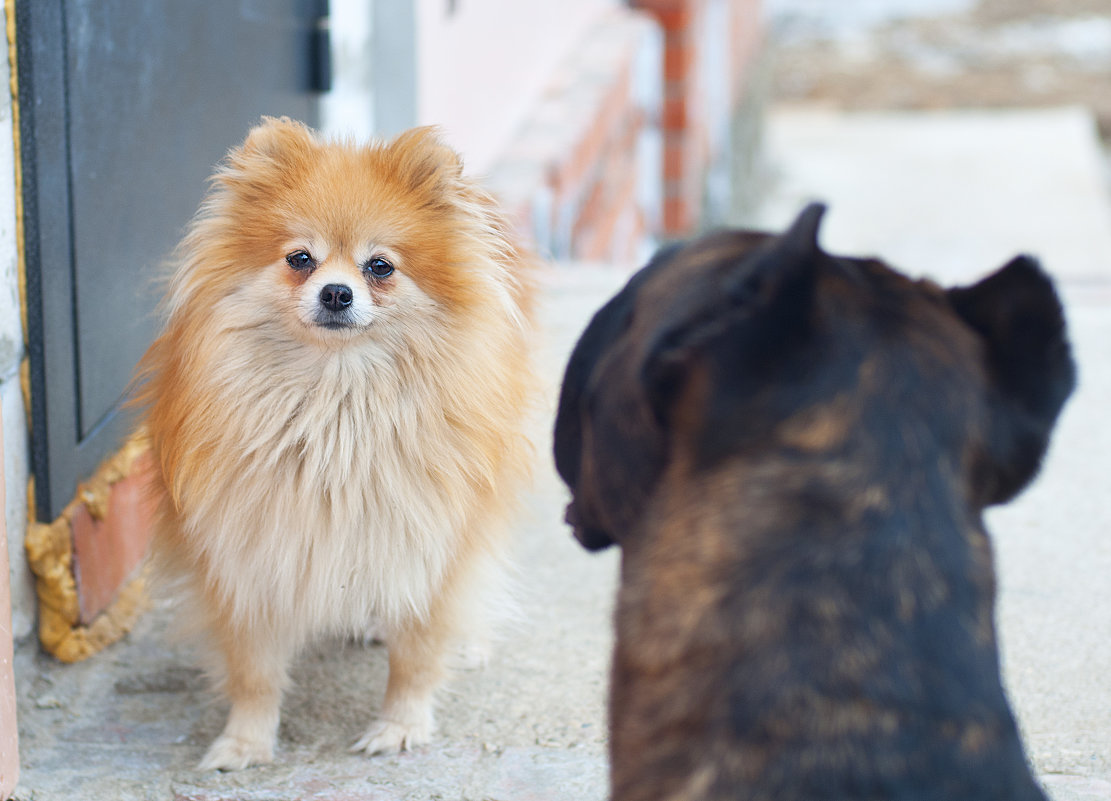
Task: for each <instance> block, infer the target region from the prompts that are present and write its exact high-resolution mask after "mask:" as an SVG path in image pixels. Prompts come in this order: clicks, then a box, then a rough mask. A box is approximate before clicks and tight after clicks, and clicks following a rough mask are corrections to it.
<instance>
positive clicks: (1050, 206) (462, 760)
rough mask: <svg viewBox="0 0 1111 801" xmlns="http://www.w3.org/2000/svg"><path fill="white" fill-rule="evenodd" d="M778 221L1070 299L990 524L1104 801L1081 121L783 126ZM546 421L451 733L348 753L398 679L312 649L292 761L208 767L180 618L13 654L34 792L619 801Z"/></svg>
mask: <svg viewBox="0 0 1111 801" xmlns="http://www.w3.org/2000/svg"><path fill="white" fill-rule="evenodd" d="M768 154H769V166H770V174H771V176H772V178H771V179H770V180H769V182H768V185H767V187H765V189H764V192H763V194H764V197H765V199H766V202H765V204H764V206H763V208H762V210H761V214H762V219H763V220H764V222H765V223H766V224H768V225H770V226H776V227H777V226H779V225H781V224H782V223H783V221H784V220H786V219H788V218H789V217H790V216H791V215H792V214H794V212H795V211H797V209H798V207H799V205H800V203H801V202H802V201H803V200H805V199H807V198H814V197H819V198H822V199H825V200H826V201H828V202H830V204H831V211H830V215H829V218H828V227H827V228H826V230H825V232H824V234H823V240H824V245H825V246H826V247H827V249H830V250H834V251H838V250H841V251H845V252H852V253H863V252H875V253H880V254H883V255H884V256H886V257H887V258H888V259H889V260H890V261H891V262H893V263H894V264H896V265H897V266H900V267H902V268H903V269H905V270H906V271H908V272H910V273H912V274H930V275H934V276H936V277H938V278H939V279H940V280H942V281H944V282H946V283H952V282H969V281H972V280H974V279H975V278H977V277H979V276H980V275H982V274H983V273H986V272H988V271H989V270H990V269H992V268H994V267H996V266H998V265H1000V264H1002V263H1003V261H1004V260H1005V259H1006V258H1008V257H1009V256H1010V255H1011V254H1012V253H1013V252H1015V251H1017V250H1028V251H1031V252H1033V253H1035V254H1038V255H1041V256H1042V257H1043V259H1044V263H1045V265H1046V267H1047V269H1048V270H1049V271H1050V272H1051V273H1053V274H1055V275H1056V276H1058V278H1059V280H1060V282H1061V286H1062V289H1063V292H1064V295H1065V298H1066V305H1067V307H1068V308H1067V311H1068V315H1069V321H1070V325H1071V331H1072V336H1073V340H1074V343H1075V347H1076V351H1077V356H1078V361H1079V365H1080V372H1081V387H1080V390H1079V392H1078V393H1077V395H1076V396H1075V397H1074V399H1073V400H1072V401H1071V402H1070V404H1069V406H1068V407H1067V409H1066V411H1065V413H1064V416H1063V418H1062V421H1061V424H1060V427H1059V429H1058V432H1057V435H1056V438H1055V441H1054V445H1053V448H1052V450H1051V453H1050V455H1049V458H1048V460H1047V463H1046V466H1045V469H1044V472H1043V475H1042V477H1041V478H1040V479H1039V480H1038V481H1037V483H1036V484H1035V485H1034V487H1033V488H1032V489H1030V490H1029V491H1028V492H1027V493H1026V494H1024V495H1023V496H1021V497H1020V499H1019V500H1018V501H1017V502H1015V503H1014V504H1012V505H1010V506H1008V507H1006V508H1004V509H1000V510H997V511H994V512H992V513H991V515H990V517H989V526H990V528H991V530H992V532H993V534H994V537H995V544H996V550H997V558H998V565H999V572H1000V605H999V625H1000V634H1001V641H1002V646H1003V656H1004V666H1005V673H1006V675H1005V678H1006V681H1007V685H1008V688H1009V691H1010V694H1011V697H1012V700H1013V702H1014V705H1015V707H1016V710H1017V712H1018V715H1019V718H1020V721H1021V724H1022V726H1023V730H1024V732H1025V735H1026V738H1027V746H1028V749H1029V752H1030V755H1031V758H1032V760H1033V762H1034V764H1035V767H1036V768H1037V770H1038V773H1039V774H1040V775H1041V776H1042V779H1043V781H1044V783H1045V785H1046V787H1047V789H1048V790H1049V792H1050V794H1051V795H1052V796H1053V798H1054V799H1055V801H1089V800H1090V799H1096V798H1111V680H1109V679H1108V678H1107V676H1108V672H1107V670H1106V666H1107V665H1108V664H1111V636H1108V635H1109V634H1111V630H1109V629H1111V623H1109V616H1108V611H1109V610H1111V581H1108V580H1107V576H1108V575H1111V543H1109V540H1108V537H1107V536H1106V535H1105V532H1106V531H1107V530H1108V528H1109V526H1108V524H1109V523H1111V505H1109V504H1108V502H1107V501H1108V494H1109V493H1108V489H1109V485H1108V479H1107V476H1108V475H1111V455H1109V454H1111V427H1109V426H1107V425H1106V423H1105V418H1106V414H1107V410H1108V409H1111V313H1109V312H1111V200H1109V198H1108V193H1107V187H1106V186H1104V185H1103V184H1102V183H1101V181H1102V172H1101V167H1100V164H1099V153H1098V147H1097V144H1096V140H1095V138H1094V136H1093V135H1092V131H1091V126H1090V120H1089V119H1088V118H1087V117H1086V116H1085V115H1084V114H1083V113H1082V112H1080V111H1077V110H1061V111H1050V112H1045V111H1041V112H1029V113H1023V112H1008V113H991V114H987V113H985V114H930V115H926V116H916V115H905V114H904V115H841V114H833V113H828V112H813V111H807V110H802V111H800V110H793V111H780V112H776V113H774V114H773V115H772V117H771V119H770V121H769V128H768ZM627 274H628V270H626V269H622V268H619V267H612V266H609V267H600V266H590V265H574V266H565V267H560V268H555V267H553V268H552V269H551V270H550V271H549V273H548V275H547V277H546V281H545V302H544V306H543V314H544V328H545V331H546V333H547V340H546V342H545V345H544V348H543V352H542V358H541V361H542V363H543V365H544V371H545V374H546V376H547V380H548V381H549V382H550V390H551V391H550V392H549V393H548V397H549V399H551V402H552V403H554V393H555V389H556V383H557V381H558V376H559V372H560V370H561V368H562V362H563V359H564V358H565V356H566V353H567V351H568V349H569V348H570V346H571V344H572V343H573V341H574V339H575V337H576V336H577V335H578V333H579V331H580V330H581V328H582V326H583V325H584V324H585V322H586V320H587V319H588V317H589V315H590V314H591V313H592V312H593V310H594V309H595V308H596V307H597V306H598V305H599V304H600V303H601V302H602V301H603V300H604V299H605V298H607V297H608V296H609V295H610V294H611V293H612V292H613V291H614V290H615V289H616V288H617V287H618V286H619V285H620V284H621V283H622V282H623V281H624V279H625V277H626V276H627ZM550 421H551V409H550V408H549V409H548V410H546V412H545V413H544V414H542V415H541V416H540V417H539V418H538V420H537V429H536V439H537V442H538V446H539V451H540V457H541V458H540V463H539V465H538V475H537V482H536V487H535V489H534V491H533V492H532V493H531V495H530V497H529V503H528V507H529V514H528V515H527V519H526V520H525V521H524V522H523V523H522V525H521V527H520V538H519V539H520V546H519V554H518V562H519V564H520V570H521V582H520V583H521V587H522V599H521V606H522V614H521V616H520V620H519V621H518V622H517V623H515V624H514V625H513V626H512V627H511V628H510V629H509V630H508V631H507V632H506V633H505V637H504V639H503V641H502V643H501V645H500V647H499V648H498V650H497V652H496V653H495V655H494V658H493V660H492V663H491V665H490V666H489V667H487V668H486V669H485V670H482V671H478V672H473V673H466V674H463V675H461V676H460V677H459V679H458V680H457V681H456V682H455V683H454V685H453V689H452V692H450V693H449V694H447V695H446V696H445V697H444V699H443V702H442V704H441V708H440V716H439V719H440V736H439V738H438V739H437V740H436V742H435V743H434V744H432V745H430V746H428V747H425V748H422V749H419V750H418V751H416V752H415V753H409V754H403V755H400V756H396V757H376V758H373V759H367V758H366V757H363V756H355V755H350V754H348V753H347V752H346V747H347V746H348V745H349V744H350V742H351V741H352V740H353V739H354V738H355V737H356V736H357V735H358V734H359V733H361V730H362V727H363V726H364V725H365V723H366V721H367V719H368V718H369V717H370V715H371V714H372V712H373V710H374V709H376V707H377V704H378V702H379V699H380V695H381V692H382V690H383V687H384V677H385V655H384V651H383V649H382V648H381V647H379V646H362V645H355V644H345V645H340V646H338V647H334V648H322V649H318V650H316V651H314V652H312V653H311V654H308V655H306V656H305V657H304V658H303V659H301V660H300V662H299V663H298V665H297V668H296V670H295V673H294V676H295V680H296V683H297V684H296V688H295V689H294V690H293V691H292V692H291V693H290V695H289V697H288V699H287V701H286V704H285V707H284V717H283V724H282V730H281V739H280V748H279V755H278V757H279V761H278V763H277V764H276V765H273V766H266V767H260V768H254V769H250V770H247V771H243V772H240V773H234V774H216V773H198V772H195V771H194V770H192V765H193V764H194V763H195V762H196V760H197V759H199V757H200V756H201V754H202V752H203V749H204V747H205V746H206V744H207V742H208V741H209V740H210V739H211V738H212V737H213V736H215V735H216V734H217V733H218V731H219V729H220V727H221V725H222V722H223V721H222V715H223V709H222V708H221V707H220V706H219V705H218V704H214V703H212V702H211V701H210V700H209V698H208V696H207V695H206V693H205V691H204V688H203V682H202V681H201V679H200V675H199V673H198V672H197V670H196V669H195V668H194V667H193V661H192V656H191V654H190V653H189V652H188V650H187V649H186V648H185V647H184V646H181V645H179V644H174V643H173V642H172V640H171V639H170V638H168V637H167V631H166V630H167V628H168V626H169V624H168V622H167V621H168V616H167V614H166V612H165V610H157V611H156V612H154V613H152V614H150V615H148V616H147V617H146V618H145V619H144V620H143V621H142V622H141V624H140V626H139V628H138V629H137V630H136V631H135V632H134V633H133V634H132V635H131V636H130V637H129V638H128V639H127V641H126V642H124V643H121V644H119V645H117V646H115V647H113V648H112V649H110V650H109V651H107V652H106V653H104V654H102V655H101V656H99V657H96V658H95V659H93V660H91V661H89V662H86V663H83V664H79V665H75V666H68V667H67V666H61V665H58V664H57V663H55V662H53V661H51V660H50V659H47V658H45V657H42V656H40V655H39V654H38V653H37V650H36V649H35V648H34V647H33V646H32V647H27V646H25V647H23V648H21V649H20V651H19V653H18V654H17V659H16V669H17V678H18V682H19V687H18V693H19V697H20V703H21V706H20V716H21V717H20V729H21V737H22V755H23V773H22V779H21V782H20V785H19V789H18V791H17V796H16V797H17V798H18V799H21V800H22V801H31V799H34V801H54V800H55V799H57V801H61V800H62V799H65V801H72V800H73V799H89V801H100V800H101V799H103V800H104V801H107V799H114V800H115V799H118V800H119V801H131V800H132V799H135V800H138V799H151V800H152V801H153V800H154V799H158V801H162V800H163V799H175V801H187V800H188V801H201V799H227V800H228V801H230V799H247V800H252V799H315V800H317V801H324V800H325V799H327V800H329V801H339V800H340V799H360V800H366V799H375V800H378V799H380V800H381V801H387V800H388V801H399V800H401V799H406V800H408V799H412V800H414V801H415V800H416V799H445V801H455V800H456V799H492V800H497V801H529V800H530V799H536V800H538V801H539V800H540V799H544V800H545V801H547V800H549V799H551V800H552V801H554V800H555V799H575V800H576V801H579V800H580V799H582V800H584V801H590V800H591V799H602V798H604V797H605V796H606V760H605V727H604V711H603V710H604V697H605V687H606V667H607V663H608V653H609V648H610V643H611V640H610V633H609V631H610V629H609V615H610V609H611V600H612V597H613V591H614V582H615V574H616V564H617V562H616V558H617V554H616V553H606V554H603V555H593V556H592V555H589V554H586V553H585V552H583V551H582V550H580V549H579V548H578V546H577V545H576V544H575V543H574V542H573V541H572V540H571V538H570V536H569V534H568V532H567V530H566V528H565V527H564V526H563V525H562V523H561V522H560V520H561V517H562V505H563V502H564V495H563V490H562V488H561V487H560V485H559V483H558V481H557V480H556V478H555V476H554V474H553V473H552V470H551V467H550V459H549V457H548V447H549V439H550V433H549V426H550Z"/></svg>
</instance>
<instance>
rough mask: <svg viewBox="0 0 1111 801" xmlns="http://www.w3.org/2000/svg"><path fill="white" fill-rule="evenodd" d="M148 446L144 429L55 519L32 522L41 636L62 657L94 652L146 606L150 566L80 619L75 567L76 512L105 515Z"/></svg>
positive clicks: (30, 551)
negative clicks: (91, 616)
mask: <svg viewBox="0 0 1111 801" xmlns="http://www.w3.org/2000/svg"><path fill="white" fill-rule="evenodd" d="M147 448H148V445H147V441H146V438H145V437H144V436H143V434H142V432H138V433H137V434H135V435H134V436H133V437H132V438H131V439H130V440H129V441H128V442H127V444H126V445H124V446H123V448H121V449H120V451H119V452H118V453H116V454H115V455H114V456H112V457H111V458H110V459H108V460H106V461H105V462H103V463H102V464H101V465H100V467H99V468H97V471H96V473H95V474H94V475H93V477H92V478H91V479H89V480H88V481H87V482H85V483H84V484H81V485H80V486H78V488H77V497H75V498H74V499H73V500H72V501H70V503H69V504H68V505H67V506H66V508H65V509H63V510H62V514H61V515H59V516H58V519H57V520H55V521H54V522H53V523H37V522H34V521H32V522H31V523H29V524H28V526H27V538H26V540H25V542H24V545H25V547H26V549H27V560H28V562H29V563H30V565H31V572H33V573H34V574H35V589H36V591H37V592H38V596H39V639H40V640H41V641H42V646H43V648H45V649H46V650H47V651H48V652H49V653H51V654H53V655H54V656H56V657H57V658H58V659H60V660H61V661H63V662H77V661H80V660H82V659H85V658H86V657H89V656H92V655H93V654H95V653H96V652H97V651H100V650H101V649H102V648H104V647H105V646H107V645H110V644H111V643H113V642H115V641H116V640H118V639H119V638H120V637H122V636H123V635H124V634H126V633H127V632H128V631H129V630H130V629H131V627H132V626H133V625H134V624H135V621H136V620H137V619H138V618H139V615H140V614H142V613H143V611H144V610H145V609H146V608H147V605H148V604H147V595H146V569H145V568H144V569H142V570H141V571H140V573H139V575H138V576H136V577H135V578H133V579H132V580H131V581H130V582H128V583H127V584H126V585H125V586H124V587H123V588H122V589H121V590H120V592H119V594H118V595H117V596H116V599H115V600H114V601H113V602H112V604H111V605H110V606H109V607H108V608H107V609H106V610H105V611H104V612H102V613H101V614H100V615H98V616H97V618H96V620H94V621H93V622H92V623H91V624H89V625H87V626H83V625H81V623H80V615H81V611H80V608H79V605H78V600H77V582H76V580H75V579H74V572H73V528H72V525H73V516H74V514H75V513H76V512H77V510H78V508H79V506H80V505H82V504H83V505H84V506H85V508H86V509H88V511H89V514H90V515H92V517H93V519H94V520H103V519H104V515H105V514H107V510H108V495H109V492H110V490H111V487H112V485H113V484H115V483H116V482H118V481H120V480H122V479H124V478H126V477H127V476H128V475H130V474H131V470H132V467H133V466H134V463H135V460H136V459H137V458H138V457H139V456H140V455H142V454H143V453H144V452H145V451H146V450H147Z"/></svg>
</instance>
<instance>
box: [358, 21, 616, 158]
mask: <svg viewBox="0 0 1111 801" xmlns="http://www.w3.org/2000/svg"><path fill="white" fill-rule="evenodd" d="M377 2H390V0H377ZM414 2H415V3H416V12H417V13H416V36H417V63H416V67H417V70H416V85H417V108H416V117H417V120H416V121H417V123H418V124H421V125H428V124H436V125H441V126H443V128H444V129H445V134H446V137H447V139H448V141H449V142H450V143H451V144H452V146H454V147H455V148H456V149H457V150H459V151H461V152H462V153H463V157H464V159H465V161H466V164H467V170H468V171H469V172H471V173H482V172H485V171H486V170H487V169H489V167H490V165H491V164H492V163H493V161H494V160H495V159H496V157H497V156H498V154H499V153H500V152H501V150H502V148H504V146H505V144H506V143H507V142H508V141H509V139H510V137H511V136H512V135H513V133H514V132H515V131H516V129H517V127H518V126H519V125H520V124H521V122H522V121H523V119H524V118H525V115H526V113H527V112H528V110H529V108H530V107H531V106H532V105H533V104H534V103H535V102H536V99H537V98H538V97H539V96H540V94H541V92H542V91H543V89H544V87H545V85H546V84H547V82H548V81H549V80H550V79H551V77H552V75H553V73H554V72H555V68H556V66H557V65H558V64H559V62H560V61H561V60H563V59H564V58H568V57H572V56H573V55H574V46H575V43H576V41H577V40H578V39H579V37H580V36H581V35H582V34H583V32H584V31H585V30H586V28H587V26H588V25H589V24H590V22H591V21H592V20H594V19H597V18H598V17H599V16H600V15H601V14H603V13H604V12H605V11H606V10H607V9H610V8H614V7H617V6H619V5H621V3H620V0H455V3H454V5H455V10H454V12H449V7H450V5H451V3H450V2H449V0H414Z"/></svg>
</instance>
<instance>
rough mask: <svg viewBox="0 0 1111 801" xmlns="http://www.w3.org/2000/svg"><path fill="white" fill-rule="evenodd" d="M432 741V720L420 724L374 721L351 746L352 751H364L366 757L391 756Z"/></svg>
mask: <svg viewBox="0 0 1111 801" xmlns="http://www.w3.org/2000/svg"><path fill="white" fill-rule="evenodd" d="M431 739H432V718H431V716H429V718H428V720H427V722H420V723H416V724H413V723H410V724H404V723H395V722H394V721H392V720H376V721H374V722H373V723H372V724H370V728H369V729H367V730H366V734H364V735H363V736H362V737H361V738H359V741H358V742H357V743H355V744H354V745H353V746H351V750H352V751H365V752H366V753H367V754H368V755H374V754H392V753H396V752H398V751H408V750H410V749H411V748H415V747H416V746H418V745H425V744H427V743H428V741H429V740H431Z"/></svg>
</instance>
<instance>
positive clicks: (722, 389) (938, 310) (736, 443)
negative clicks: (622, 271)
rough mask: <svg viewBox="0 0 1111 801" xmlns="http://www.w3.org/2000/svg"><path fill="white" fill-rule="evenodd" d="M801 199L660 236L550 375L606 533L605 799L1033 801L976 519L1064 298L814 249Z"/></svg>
mask: <svg viewBox="0 0 1111 801" xmlns="http://www.w3.org/2000/svg"><path fill="white" fill-rule="evenodd" d="M820 215H821V209H820V208H811V209H809V210H808V211H807V212H805V213H804V215H803V216H802V217H801V218H800V220H799V221H798V222H797V223H796V225H795V226H794V227H793V228H792V230H791V231H789V232H788V233H787V234H785V235H784V236H782V237H778V238H772V237H762V238H761V237H753V236H752V235H740V234H721V235H717V236H714V237H710V238H706V239H703V240H701V241H699V242H696V243H693V244H692V245H690V246H687V247H685V248H681V249H678V250H673V251H671V252H669V253H667V254H665V255H663V256H661V258H660V260H657V262H656V263H655V264H654V265H652V266H651V267H650V268H649V269H648V271H647V273H646V274H644V275H643V276H642V277H641V278H640V279H639V283H635V284H633V285H631V287H630V288H629V289H627V290H626V293H627V294H626V295H625V296H624V298H621V297H619V298H618V299H616V300H615V302H614V303H613V304H611V306H610V307H609V309H610V311H608V312H607V311H605V310H603V312H601V313H600V314H599V318H596V320H595V323H594V324H592V328H594V336H593V340H592V338H591V336H590V331H588V333H587V335H586V336H584V342H587V343H588V344H587V346H586V350H585V351H584V350H580V351H579V352H578V353H577V354H576V357H577V359H573V363H572V368H573V369H571V370H569V372H568V377H567V382H566V383H565V387H564V396H563V398H562V400H561V409H560V419H559V421H558V423H557V430H556V446H557V456H558V457H559V458H558V461H559V462H561V464H560V470H561V473H562V474H563V475H564V478H565V479H567V480H568V483H569V484H570V486H571V488H572V492H573V499H572V504H571V507H570V509H569V519H570V520H571V521H572V522H573V523H574V524H575V525H576V533H577V534H578V535H579V536H580V539H583V541H584V543H587V544H590V545H593V546H598V545H604V544H606V543H607V542H609V541H616V542H619V543H620V544H621V546H622V549H623V562H622V586H621V590H620V596H619V601H618V611H617V647H616V651H615V655H614V667H613V682H612V690H611V719H612V721H611V722H612V729H613V731H612V741H611V752H612V760H613V768H612V770H613V789H614V798H615V799H618V801H633V799H638V800H639V799H676V801H678V800H679V799H726V798H729V799H736V798H745V799H769V801H771V799H775V800H776V801H790V800H793V799H798V800H800V801H801V800H802V799H827V798H828V799H906V800H907V801H910V800H912V799H913V800H914V801H919V800H921V801H925V800H926V799H936V800H937V801H942V799H946V800H947V799H973V798H974V799H1000V801H1002V799H1018V800H1019V801H1021V800H1022V799H1043V798H1044V796H1043V795H1042V793H1041V791H1040V789H1039V788H1038V786H1037V784H1036V783H1035V781H1034V780H1033V778H1032V776H1031V774H1030V770H1029V768H1028V767H1027V765H1026V760H1025V755H1024V752H1023V749H1022V745H1021V742H1020V739H1019V736H1018V732H1017V729H1016V726H1015V721H1014V718H1013V716H1012V714H1011V712H1010V709H1009V707H1008V704H1007V701H1006V698H1005V696H1004V693H1003V689H1002V685H1001V682H1000V677H999V661H998V655H997V647H996V641H995V632H994V621H993V616H994V595H995V586H994V583H995V581H994V572H993V567H992V559H991V550H990V544H989V541H988V538H987V534H986V531H985V529H984V527H983V522H982V519H981V512H982V510H983V508H984V507H985V506H987V505H989V504H992V503H998V502H1002V501H1005V500H1008V499H1009V498H1011V497H1013V495H1014V494H1016V493H1017V492H1018V491H1019V490H1020V489H1021V488H1022V487H1023V486H1024V485H1025V484H1026V483H1027V482H1028V481H1029V480H1030V478H1031V477H1032V476H1033V475H1034V473H1035V472H1036V470H1037V467H1038V464H1039V462H1040V459H1041V456H1042V454H1043V452H1044V450H1045V447H1046V443H1047V439H1048V435H1049V431H1050V429H1051V427H1052V424H1053V422H1054V420H1055V418H1056V415H1057V413H1058V411H1059V409H1060V407H1061V405H1062V404H1063V402H1064V400H1065V398H1066V397H1067V395H1068V394H1069V392H1070V391H1071V388H1072V385H1073V381H1074V376H1073V365H1072V361H1071V358H1070V356H1069V351H1068V346H1067V343H1066V342H1065V338H1064V324H1063V319H1062V316H1061V309H1060V304H1059V303H1058V301H1057V299H1056V296H1055V294H1054V292H1053V289H1052V287H1051V285H1050V283H1049V281H1048V279H1046V278H1045V276H1044V274H1042V273H1041V271H1040V269H1039V268H1038V267H1037V266H1036V264H1034V263H1033V262H1032V261H1031V260H1029V259H1017V260H1015V261H1014V262H1012V263H1011V264H1009V265H1008V266H1007V267H1005V268H1004V269H1002V270H1001V271H999V272H998V273H996V274H995V275H994V276H992V277H990V278H988V279H986V280H985V281H983V282H981V283H980V284H977V285H975V286H973V287H969V288H966V289H955V290H949V291H947V292H946V291H943V290H941V289H940V288H938V287H936V286H933V285H931V284H927V283H921V282H912V281H910V280H908V279H906V278H905V277H903V276H901V275H899V274H898V273H895V272H894V271H892V270H890V269H889V268H887V267H886V266H885V265H883V264H881V263H879V262H875V261H864V260H854V259H842V258H835V257H832V256H829V255H827V254H825V253H823V252H821V251H820V250H819V249H818V247H817V244H816V235H817V223H818V220H819V218H820ZM692 265H693V266H692ZM614 309H618V311H616V312H615V311H614ZM614 315H619V316H621V317H622V324H621V325H614V322H613V317H614ZM607 318H609V319H608V322H607ZM596 326H597V327H596ZM600 329H609V330H610V331H611V334H610V335H608V336H599V334H598V332H599V330H600ZM612 332H615V333H612ZM599 340H600V341H599ZM587 351H589V352H587ZM572 421H573V422H572Z"/></svg>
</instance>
